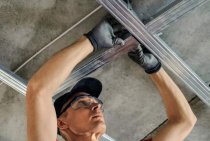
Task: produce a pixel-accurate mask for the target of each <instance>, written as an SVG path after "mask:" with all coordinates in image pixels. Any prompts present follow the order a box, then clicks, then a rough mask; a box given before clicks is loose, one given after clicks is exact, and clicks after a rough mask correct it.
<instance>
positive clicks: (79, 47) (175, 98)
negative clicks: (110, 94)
mask: <svg viewBox="0 0 210 141" xmlns="http://www.w3.org/2000/svg"><path fill="white" fill-rule="evenodd" d="M118 29H120V28H118ZM119 32H120V31H119V30H116V29H114V27H113V26H112V25H110V24H109V23H108V22H107V21H106V20H104V21H102V22H101V23H100V24H99V25H97V26H96V27H95V28H94V29H93V30H91V31H90V32H89V33H88V34H85V36H82V37H81V38H80V39H79V41H77V42H76V43H74V44H72V45H71V46H69V47H66V48H64V49H63V50H61V51H59V52H58V53H56V54H55V55H54V56H53V57H52V58H51V59H49V60H48V61H47V62H46V63H45V64H44V65H43V66H42V67H41V68H40V69H39V70H38V71H37V72H36V73H35V74H34V75H33V77H32V78H31V80H30V81H29V83H28V87H27V95H26V111H27V135H28V141H56V139H57V133H58V134H60V135H61V136H62V137H63V138H64V139H65V140H66V141H98V140H99V139H100V137H101V136H102V135H103V134H104V133H105V131H106V124H105V121H104V116H103V103H102V101H101V100H99V99H98V97H99V95H100V92H101V90H102V84H101V82H100V81H99V80H97V79H95V78H84V79H82V80H81V81H79V82H78V83H77V84H76V85H75V86H74V87H73V88H72V90H71V91H70V92H68V93H66V94H64V95H63V96H61V97H59V98H58V99H57V100H56V101H55V103H54V105H53V102H52V97H53V95H54V94H55V92H56V90H57V89H58V88H59V86H60V85H61V84H62V83H63V82H64V80H65V79H66V78H67V76H68V75H69V74H70V73H71V71H72V70H73V69H74V67H75V66H76V65H77V64H78V63H79V62H80V61H82V60H83V59H84V58H86V57H87V56H88V55H89V54H91V53H92V52H93V51H97V50H99V49H100V48H111V47H113V46H115V45H116V44H118V45H123V43H124V41H123V39H122V38H120V37H118V36H117V34H115V33H119ZM128 55H129V57H130V58H131V59H132V60H133V61H135V62H136V63H137V64H139V65H140V66H141V67H142V68H143V69H144V70H145V72H146V73H148V74H149V75H150V77H151V78H152V80H153V81H154V83H155V84H156V86H157V88H158V90H159V92H160V96H161V97H162V99H163V102H164V105H165V108H166V112H167V116H168V121H167V123H166V125H165V126H164V127H163V128H162V129H161V130H159V131H158V133H157V134H156V135H155V136H153V137H152V138H151V139H149V140H153V141H183V140H184V138H185V137H186V136H187V135H188V134H189V133H190V131H191V130H192V128H193V126H194V124H195V122H196V117H195V115H194V114H193V112H192V110H191V108H190V106H189V104H188V102H187V101H186V99H185V97H184V95H183V94H182V92H181V91H180V89H179V88H178V87H177V86H176V84H175V83H174V82H173V80H172V79H171V78H170V77H169V76H168V75H167V73H166V72H165V71H164V70H163V68H161V63H160V62H159V61H158V59H157V58H156V57H155V56H154V55H152V54H151V53H149V52H147V53H146V52H145V53H144V51H143V50H142V48H141V46H138V47H137V48H136V49H135V50H133V51H132V52H130V53H129V54H128Z"/></svg>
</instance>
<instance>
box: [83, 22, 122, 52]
mask: <svg viewBox="0 0 210 141" xmlns="http://www.w3.org/2000/svg"><path fill="white" fill-rule="evenodd" d="M114 28H115V27H112V26H111V24H110V23H109V22H108V21H107V20H103V21H102V22H100V23H99V24H98V25H97V26H96V27H95V28H93V29H92V30H91V31H90V32H88V33H87V34H85V36H86V37H87V38H88V39H89V40H90V42H91V43H92V45H93V48H94V51H97V50H98V49H100V48H111V47H113V46H114V45H124V40H123V39H121V38H119V37H117V36H116V35H115V32H118V29H114ZM119 30H120V29H119Z"/></svg>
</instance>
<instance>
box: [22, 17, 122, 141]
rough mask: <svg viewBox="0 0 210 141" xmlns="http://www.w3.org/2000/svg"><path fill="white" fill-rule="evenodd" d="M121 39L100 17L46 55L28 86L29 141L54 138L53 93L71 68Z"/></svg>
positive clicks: (55, 120) (55, 133) (55, 119)
mask: <svg viewBox="0 0 210 141" xmlns="http://www.w3.org/2000/svg"><path fill="white" fill-rule="evenodd" d="M118 43H119V44H121V43H123V40H121V39H119V38H117V37H116V36H115V35H114V33H113V28H112V27H111V25H110V24H109V23H108V22H106V21H103V22H101V23H100V24H99V25H98V26H96V27H95V28H94V29H93V30H91V31H90V32H89V33H88V34H86V36H83V37H81V39H80V40H79V41H77V42H76V43H74V44H73V45H71V46H69V47H66V48H64V49H63V50H61V51H59V52H58V53H56V54H55V55H54V56H53V57H52V58H51V59H49V60H48V61H47V62H46V63H45V64H44V65H43V66H42V67H41V68H40V69H39V70H38V71H37V72H36V73H35V74H34V75H33V77H32V78H31V80H30V81H29V83H28V87H27V94H26V112H27V135H28V141H56V137H57V118H56V114H55V109H54V106H53V102H52V96H53V95H54V94H55V92H56V90H57V89H58V87H59V86H60V85H61V84H62V83H63V82H64V80H65V79H66V78H67V76H68V75H69V74H70V73H71V71H72V70H73V68H74V67H75V66H76V65H77V64H78V63H79V62H80V61H81V60H83V59H84V58H85V57H87V56H88V55H89V54H90V53H91V52H93V50H94V51H96V50H98V49H99V48H110V47H112V46H113V45H115V44H118Z"/></svg>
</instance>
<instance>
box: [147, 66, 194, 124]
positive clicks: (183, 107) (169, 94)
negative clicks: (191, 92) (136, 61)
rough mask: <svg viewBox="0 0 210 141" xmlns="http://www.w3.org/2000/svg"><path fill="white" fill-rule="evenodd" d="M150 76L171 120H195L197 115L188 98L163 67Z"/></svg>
mask: <svg viewBox="0 0 210 141" xmlns="http://www.w3.org/2000/svg"><path fill="white" fill-rule="evenodd" d="M150 76H151V78H152V79H153V81H154V82H155V84H156V86H157V88H158V90H159V92H160V95H161V97H162V99H163V102H164V104H165V107H166V111H167V115H168V119H169V120H171V121H174V120H175V122H177V121H180V122H182V121H189V122H195V120H196V117H195V115H194V114H193V112H192V110H191V108H190V106H189V104H188V102H187V100H186V98H185V97H184V95H183V93H182V92H181V90H180V89H179V88H178V86H177V85H176V84H175V83H174V81H173V80H172V79H171V78H170V77H169V76H168V74H167V73H166V72H165V71H164V70H163V69H160V71H158V72H157V73H154V74H151V75H150Z"/></svg>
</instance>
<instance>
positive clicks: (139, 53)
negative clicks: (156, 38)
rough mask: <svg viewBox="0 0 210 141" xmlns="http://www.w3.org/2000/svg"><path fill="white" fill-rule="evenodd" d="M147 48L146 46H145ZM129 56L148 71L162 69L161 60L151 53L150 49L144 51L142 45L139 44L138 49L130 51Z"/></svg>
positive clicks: (150, 72)
mask: <svg viewBox="0 0 210 141" xmlns="http://www.w3.org/2000/svg"><path fill="white" fill-rule="evenodd" d="M145 49H146V48H145ZM128 56H129V58H131V59H132V60H133V61H134V62H136V63H137V64H139V65H140V66H141V67H142V68H143V69H144V70H145V72H146V73H148V74H152V73H155V72H157V71H159V70H160V68H161V63H160V61H159V60H158V59H157V58H156V57H155V56H154V55H153V54H151V53H150V52H149V51H148V50H146V51H145V52H143V49H142V47H141V45H140V44H139V45H138V47H137V48H136V49H134V50H133V51H131V52H129V53H128Z"/></svg>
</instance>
